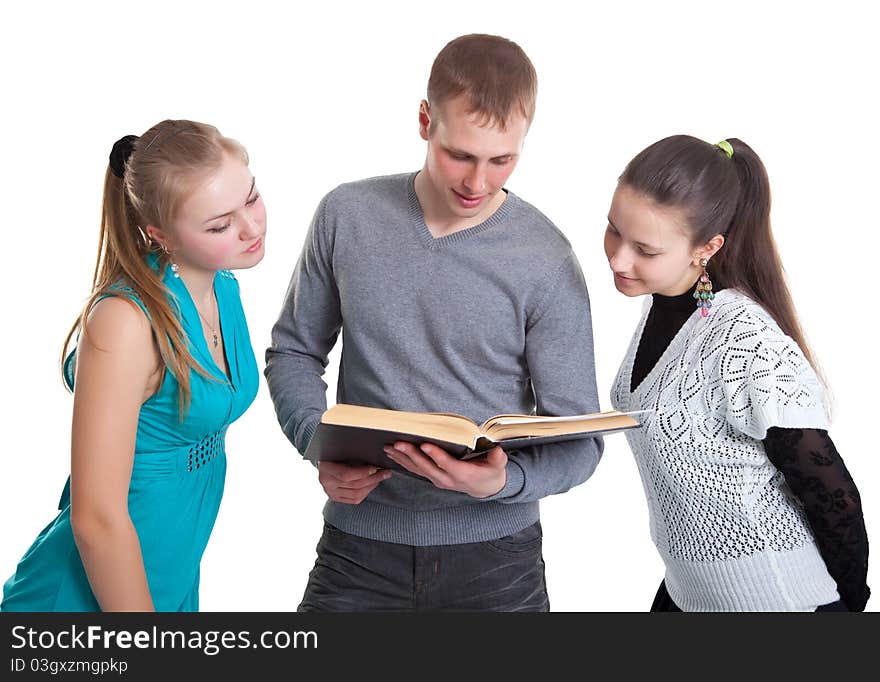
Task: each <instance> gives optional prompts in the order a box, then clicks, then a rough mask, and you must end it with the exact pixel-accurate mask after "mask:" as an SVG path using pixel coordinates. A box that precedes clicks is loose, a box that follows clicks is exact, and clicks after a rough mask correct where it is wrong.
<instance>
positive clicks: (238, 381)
mask: <svg viewBox="0 0 880 682" xmlns="http://www.w3.org/2000/svg"><path fill="white" fill-rule="evenodd" d="M265 232H266V212H265V207H264V206H263V202H262V199H261V198H260V195H259V193H258V192H257V188H256V184H255V181H254V178H253V176H252V175H251V173H250V170H249V168H248V156H247V152H246V151H245V149H244V148H243V147H242V146H241V145H240V144H239V143H238V142H236V141H235V140H232V139H229V138H226V137H224V136H222V135H221V134H220V132H219V131H218V130H217V129H216V128H214V127H213V126H209V125H205V124H203V123H196V122H193V121H181V120H178V121H170V120H167V121H162V122H161V123H158V124H157V125H155V126H153V127H152V128H150V129H149V130H148V131H147V132H145V133H144V134H143V135H141V136H140V137H135V136H131V135H129V136H126V137H124V138H122V139H120V140H119V141H117V142H116V144H115V145H114V146H113V151H112V153H111V155H110V163H109V167H108V169H107V172H106V176H105V180H104V199H103V214H102V221H101V233H100V240H99V241H100V244H99V251H98V260H97V264H96V268H95V276H94V281H93V287H92V293H91V296H90V297H89V299H88V302H87V304H86V306H85V308H84V310H83V312H82V314H81V315H80V317H79V318H78V319H77V320H76V322H75V324H74V325H73V328H72V329H71V332H70V334H69V335H68V337H67V339H66V341H65V344H64V353H65V354H66V352H67V349H68V346H69V344H70V341H71V338H72V337H73V335H74V334H76V335H77V336H78V344H77V347H76V349H75V350H74V352H73V353H70V354H69V355H68V356H67V359H66V361H65V362H64V377H65V381H66V382H67V384H68V386H69V387H70V388H71V389H72V390H73V396H74V397H73V429H72V439H71V474H70V478H69V479H68V481H67V485H66V486H65V488H64V492H63V494H62V496H61V502H60V504H59V509H60V513H59V514H58V515H57V516H56V517H55V519H54V520H53V521H52V522H51V523H50V524H49V525H48V526H46V528H45V529H44V530H43V531H42V532H41V533H40V534H39V536H38V537H37V539H36V540H35V542H34V543H33V545H32V546H31V547H30V549H29V550H28V551H27V552H26V553H25V555H24V557H23V558H22V560H21V561H20V563H19V565H18V568H17V570H16V572H15V574H14V575H13V576H12V577H11V578H10V579H9V580H8V581H7V582H6V584H5V586H4V589H3V602H2V610H4V611H97V610H104V611H153V610H156V611H194V610H198V603H199V602H198V587H199V562H200V559H201V556H202V553H203V551H204V549H205V546H206V544H207V542H208V538H209V536H210V534H211V530H212V527H213V525H214V520H215V519H216V516H217V511H218V508H219V505H220V499H221V497H222V494H223V483H224V477H225V472H226V460H225V452H224V435H225V433H226V429H227V427H228V426H229V424H230V423H232V422H233V421H235V420H236V419H237V418H238V417H239V416H241V414H242V413H243V412H244V411H245V410H246V409H247V407H248V406H249V405H250V404H251V402H252V401H253V399H254V397H255V396H256V393H257V387H258V381H259V374H258V370H257V366H256V361H255V358H254V354H253V350H252V347H251V342H250V338H249V335H248V329H247V322H246V320H245V316H244V312H243V311H242V308H241V302H240V299H239V292H238V283H237V281H236V279H235V277H234V276H233V275H232V273H231V272H230V270H234V269H238V268H249V267H253V266H254V265H256V264H257V263H259V262H260V260H261V259H262V257H263V252H264V251H263V249H264V245H263V240H264V237H265ZM74 379H75V388H74Z"/></svg>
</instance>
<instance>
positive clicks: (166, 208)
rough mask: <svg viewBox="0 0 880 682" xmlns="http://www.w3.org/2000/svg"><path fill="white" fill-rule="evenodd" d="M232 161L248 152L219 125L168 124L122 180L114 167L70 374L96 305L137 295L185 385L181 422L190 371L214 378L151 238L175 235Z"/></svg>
mask: <svg viewBox="0 0 880 682" xmlns="http://www.w3.org/2000/svg"><path fill="white" fill-rule="evenodd" d="M224 154H230V155H232V156H235V157H238V158H240V159H241V160H242V161H244V162H245V163H247V162H248V155H247V151H246V150H245V148H244V147H243V146H242V145H241V144H239V143H238V142H237V141H235V140H233V139H230V138H228V137H224V136H223V135H221V134H220V131H219V130H217V128H215V127H214V126H211V125H207V124H205V123H197V122H195V121H185V120H176V121H175V120H165V121H162V122H161V123H157V124H156V125H154V126H153V127H152V128H150V129H149V130H147V131H146V132H145V133H144V134H143V135H141V136H140V137H139V138H137V139H136V140H135V141H134V144H133V151H132V152H131V154H130V156H129V157H128V159H127V160H126V161H125V166H124V173H123V175H122V178H119V177H117V175H116V174H114V172H113V169H112V168H111V167H110V166H108V168H107V171H106V173H105V175H104V198H103V203H102V209H101V230H100V235H99V238H98V255H97V259H96V262H95V272H94V275H93V277H92V292H91V295H90V296H89V299H88V301H87V303H86V305H85V307H84V308H83V310H82V312H81V313H80V315H79V317H77V318H76V321H75V322H74V323H73V326H72V327H71V329H70V331H69V332H68V334H67V338H66V339H65V340H64V345H63V347H62V353H61V357H62V367H63V365H64V358H65V357H66V356H67V354H68V350H69V348H70V343H71V338H72V337H73V336H74V334H77V333H80V334H85V321H86V320H87V319H88V316H89V313H90V312H91V311H92V309H93V308H94V306H95V304H96V303H97V302H98V301H99V300H101V298H103V297H105V296H119V295H120V294H121V292H120V290H119V287H120V286H124V287H127V288H130V289H131V290H133V292H134V293H135V294H136V295H137V297H138V298H139V299H140V301H141V303H143V305H144V308H145V309H146V311H147V316H148V318H149V320H150V325H151V327H152V330H153V336H154V338H155V341H156V345H157V346H158V349H159V355H160V357H161V359H162V362H163V364H164V369H165V370H166V371H167V370H170V371H171V373H172V374H173V375H174V377H175V378H176V379H177V383H178V406H179V412H180V419H181V420H182V419H183V415H184V413H185V412H186V410H187V409H188V407H189V403H190V399H191V396H192V391H191V388H190V371H191V370H195V371H197V372H198V373H200V374H202V375H203V376H205V377H207V378H209V379H214V377H213V376H212V375H211V374H209V373H208V372H207V371H206V370H205V369H204V368H203V367H202V366H201V365H200V364H199V363H198V362H197V361H196V359H195V358H194V357H193V356H192V354H191V353H190V352H189V349H188V348H187V339H186V335H185V334H184V331H183V327H182V325H181V322H180V314H179V308H178V307H177V306H174V307H172V304H171V302H170V301H169V297H170V296H171V294H170V292H169V291H168V288H167V287H166V286H165V285H164V284H163V283H162V280H161V278H160V274H159V273H162V272H164V270H165V266H166V265H167V263H168V259H169V257H168V255H167V254H165V253H164V252H163V251H162V250H161V249H160V248H159V246H158V244H156V243H154V242H153V241H152V240H151V239H150V237H149V235H148V234H147V232H146V226H147V225H154V226H156V227H157V228H159V229H161V230H168V229H169V227H170V226H171V224H172V222H173V220H174V217H175V215H176V213H177V210H178V208H179V207H180V205H181V203H182V202H183V201H184V200H185V199H186V198H187V197H188V196H189V194H190V193H191V192H192V191H193V190H194V189H195V187H196V185H197V184H198V183H199V182H200V181H202V180H203V179H204V177H205V176H206V175H208V174H210V173H211V172H213V171H216V170H217V169H218V168H219V167H220V165H221V163H222V161H223V155H224ZM149 253H156V254H157V256H158V259H159V260H158V262H159V273H157V272H156V271H155V270H153V269H152V268H151V267H150V264H149V263H148V262H147V260H146V256H147V255H148V254H149ZM123 298H124V299H125V300H129V301H130V302H131V304H132V305H136V304H135V303H134V302H133V301H131V299H127V297H125V296H123Z"/></svg>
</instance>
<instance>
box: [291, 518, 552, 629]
mask: <svg viewBox="0 0 880 682" xmlns="http://www.w3.org/2000/svg"><path fill="white" fill-rule="evenodd" d="M541 537H542V536H541V523H540V521H539V522H536V523H535V524H533V525H531V526H529V527H528V528H525V529H523V530H521V531H519V532H518V533H514V534H512V535H508V536H505V537H503V538H498V539H497V540H487V541H485V542H473V543H466V544H461V545H433V546H427V547H415V546H411V545H398V544H395V543H391V542H380V541H378V540H370V539H367V538H362V537H358V536H356V535H351V534H349V533H344V532H343V531H341V530H339V529H338V528H334V527H333V526H331V525H329V524H327V523H325V524H324V532H323V534H322V535H321V539H320V541H319V542H318V547H317V553H318V558H317V560H316V562H315V567H314V568H313V569H312V571H311V573H310V574H309V582H308V585H307V586H306V590H305V594H304V595H303V599H302V603H300V605H299V608H298V609H297V610H298V611H301V612H302V611H374V612H418V611H549V610H550V603H549V600H548V598H547V586H546V583H545V581H544V559H543V557H542V555H541Z"/></svg>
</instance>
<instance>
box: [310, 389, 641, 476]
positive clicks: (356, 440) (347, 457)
mask: <svg viewBox="0 0 880 682" xmlns="http://www.w3.org/2000/svg"><path fill="white" fill-rule="evenodd" d="M644 413H645V412H644V411H639V412H617V411H610V412H596V413H594V414H579V415H572V416H566V417H541V416H536V415H524V414H501V415H497V416H495V417H491V418H490V419H487V420H486V421H485V422H483V423H482V424H476V423H474V422H473V421H472V420H470V419H468V418H467V417H463V416H461V415H458V414H443V413H436V412H402V411H398V410H381V409H377V408H374V407H360V406H358V405H346V404H345V403H339V404H337V405H336V406H334V407H331V408H330V409H329V410H327V411H326V412H324V414H323V415H322V416H321V422H320V423H319V424H318V428H317V429H316V430H315V434H314V436H313V437H312V440H311V442H310V443H309V446H308V449H307V450H306V453H305V456H306V457H307V458H308V459H310V460H312V461H319V460H323V461H330V462H344V463H347V464H373V465H375V466H379V467H382V468H388V469H399V468H400V467H398V466H397V465H396V464H395V463H394V462H392V461H391V460H390V459H388V457H386V456H385V452H384V450H383V446H385V445H391V444H393V443H395V442H396V441H405V442H407V443H413V444H414V445H416V446H418V445H420V444H422V443H426V442H427V443H433V444H434V445H437V446H439V447H441V448H443V449H444V450H446V451H447V452H448V453H449V454H451V455H453V456H454V457H457V458H459V459H470V458H472V457H476V456H478V455H481V454H484V453H485V452H487V451H489V450H491V449H492V448H493V447H495V446H496V445H500V446H501V447H503V448H505V449H514V448H519V447H528V446H530V445H537V444H540V443H551V442H557V441H564V440H575V439H580V438H591V437H593V436H599V435H603V434H609V433H614V432H617V431H625V430H627V429H634V428H638V427H639V426H641V424H640V423H639V421H638V417H639V416H641V415H643V414H644Z"/></svg>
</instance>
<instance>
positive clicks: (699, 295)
mask: <svg viewBox="0 0 880 682" xmlns="http://www.w3.org/2000/svg"><path fill="white" fill-rule="evenodd" d="M708 264H709V261H707V260H706V259H705V258H701V259H700V266H702V268H703V274H702V275H700V281H699V282H697V288H696V290H695V291H694V298H695V299H697V308H699V309H700V314H701V315H702V316H703V317H709V308H711V307H712V301H713V300H714V299H715V294H713V293H712V280H710V279H709V271H708V270H706V266H707V265H708Z"/></svg>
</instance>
